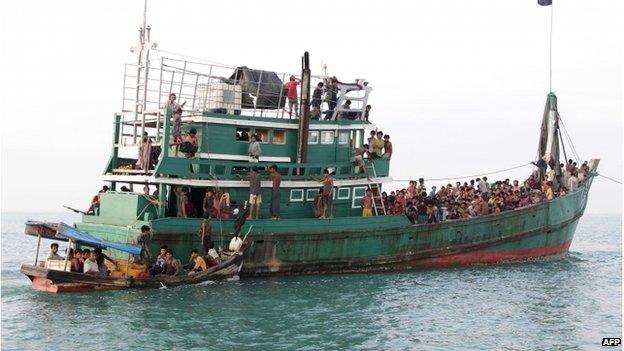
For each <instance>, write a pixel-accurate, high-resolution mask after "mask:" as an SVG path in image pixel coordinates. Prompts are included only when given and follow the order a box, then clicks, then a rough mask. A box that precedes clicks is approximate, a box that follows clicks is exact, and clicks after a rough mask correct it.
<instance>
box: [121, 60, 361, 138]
mask: <svg viewBox="0 0 624 351" xmlns="http://www.w3.org/2000/svg"><path fill="white" fill-rule="evenodd" d="M291 76H294V77H295V78H296V79H300V75H299V74H291V73H285V72H273V71H265V70H255V69H250V68H247V67H234V66H227V65H223V64H217V63H204V62H197V61H191V60H182V59H176V58H169V57H159V58H157V59H151V60H150V61H149V64H148V65H146V66H139V65H138V64H131V63H129V64H126V65H125V68H124V79H123V97H122V103H121V126H122V127H121V139H120V140H119V141H118V143H119V144H123V145H138V144H139V143H140V140H141V136H143V135H144V133H146V132H147V133H148V135H150V136H152V137H154V139H155V141H156V142H157V143H158V142H160V139H161V138H162V131H163V128H162V127H163V120H164V119H163V108H164V106H165V105H166V103H167V100H168V98H169V96H170V94H175V95H176V102H177V103H179V104H183V103H184V104H185V105H184V107H183V113H182V116H183V117H193V116H204V115H205V114H206V113H220V114H225V115H241V116H248V117H268V118H291V119H292V118H298V116H299V110H298V109H297V108H295V107H293V110H292V113H290V110H289V102H288V91H287V88H286V87H285V84H286V83H287V82H288V81H289V78H290V77H291ZM329 79H330V78H329V77H327V76H325V75H316V76H312V82H311V89H312V90H313V89H314V88H315V87H316V85H317V84H318V83H319V82H325V83H327V81H328V80H329ZM325 85H327V84H325ZM371 90H372V88H370V87H369V86H368V85H367V83H366V82H365V81H364V80H362V79H360V80H356V81H355V82H354V83H338V94H337V95H338V96H337V99H336V101H335V107H333V106H331V105H330V104H331V103H333V101H327V100H325V99H324V98H322V99H321V101H318V100H317V101H312V103H314V102H315V103H316V105H317V106H318V108H317V111H313V118H314V117H315V118H319V119H329V120H335V119H336V118H339V117H343V118H350V119H362V118H364V116H365V108H366V105H367V102H368V96H369V93H370V92H371ZM297 91H298V96H297V103H298V105H300V104H301V101H299V100H300V95H299V93H300V91H301V86H298V88H297ZM346 100H350V101H351V106H350V108H349V109H347V108H345V102H346ZM331 107H333V108H331ZM313 110H314V107H313Z"/></svg>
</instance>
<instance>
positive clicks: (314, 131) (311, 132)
mask: <svg viewBox="0 0 624 351" xmlns="http://www.w3.org/2000/svg"><path fill="white" fill-rule="evenodd" d="M313 134H316V141H314V142H313V141H311V138H310V136H311V135H313ZM320 139H321V133H320V132H319V131H318V130H310V131H308V144H318V143H319V140H320Z"/></svg>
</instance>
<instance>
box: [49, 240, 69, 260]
mask: <svg viewBox="0 0 624 351" xmlns="http://www.w3.org/2000/svg"><path fill="white" fill-rule="evenodd" d="M58 249H59V244H57V243H52V244H51V245H50V252H48V257H47V258H46V259H47V260H64V259H65V258H63V256H61V255H59V254H58Z"/></svg>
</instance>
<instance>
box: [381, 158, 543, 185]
mask: <svg viewBox="0 0 624 351" xmlns="http://www.w3.org/2000/svg"><path fill="white" fill-rule="evenodd" d="M532 164H533V163H531V162H529V163H525V164H522V165H519V166H515V167H510V168H505V169H500V170H497V171H492V172H487V173H479V174H471V175H465V176H457V177H446V178H425V180H427V181H431V180H455V179H465V178H473V177H480V176H484V175H490V174H496V173H503V172H507V171H511V170H514V169H518V168H522V167H525V166H529V165H532ZM393 180H394V181H395V182H409V181H410V180H413V179H393Z"/></svg>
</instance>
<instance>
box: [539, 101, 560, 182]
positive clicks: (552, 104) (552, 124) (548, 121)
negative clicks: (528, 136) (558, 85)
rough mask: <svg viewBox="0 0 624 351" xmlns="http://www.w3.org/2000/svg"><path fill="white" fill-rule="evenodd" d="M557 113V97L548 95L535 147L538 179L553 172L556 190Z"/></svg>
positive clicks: (558, 171) (557, 153)
mask: <svg viewBox="0 0 624 351" xmlns="http://www.w3.org/2000/svg"><path fill="white" fill-rule="evenodd" d="M559 139H560V138H559V112H558V111H557V96H556V95H555V93H552V92H551V93H549V94H548V97H547V98H546V106H545V107H544V115H543V117H542V127H541V131H540V138H539V143H538V147H537V155H538V157H539V159H538V160H537V163H536V165H537V167H538V168H539V175H540V179H541V178H542V177H543V176H544V175H545V174H546V172H547V171H548V169H550V170H554V171H555V177H553V184H554V188H555V189H557V187H558V184H557V176H559V175H560V174H561V167H560V163H559Z"/></svg>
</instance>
